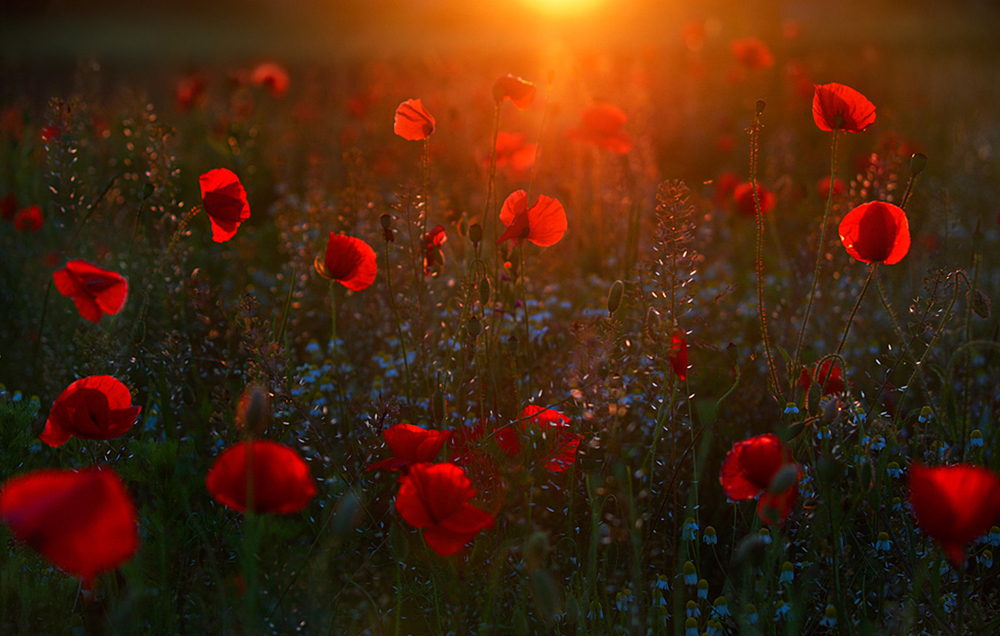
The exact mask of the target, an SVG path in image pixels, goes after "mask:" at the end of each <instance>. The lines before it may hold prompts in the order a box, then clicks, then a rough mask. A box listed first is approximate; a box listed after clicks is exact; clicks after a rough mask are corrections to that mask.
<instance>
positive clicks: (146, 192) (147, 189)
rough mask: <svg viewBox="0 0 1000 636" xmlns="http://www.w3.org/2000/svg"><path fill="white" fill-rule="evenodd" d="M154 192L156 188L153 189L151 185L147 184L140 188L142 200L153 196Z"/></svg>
mask: <svg viewBox="0 0 1000 636" xmlns="http://www.w3.org/2000/svg"><path fill="white" fill-rule="evenodd" d="M155 190H156V188H155V187H153V184H152V183H149V182H147V183H146V184H145V185H143V186H142V198H143V199H148V198H149V197H151V196H153V192H154V191H155Z"/></svg>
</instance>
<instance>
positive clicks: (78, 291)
mask: <svg viewBox="0 0 1000 636" xmlns="http://www.w3.org/2000/svg"><path fill="white" fill-rule="evenodd" d="M52 281H53V282H54V283H55V286H56V289H58V290H59V293H60V294H62V295H63V296H67V297H69V298H72V299H73V303H74V304H75V305H76V309H77V311H79V312H80V316H82V317H83V318H85V319H87V320H89V321H91V322H95V323H96V322H98V321H99V320H100V319H101V316H103V315H104V314H116V313H118V312H119V311H121V310H122V307H124V306H125V299H126V298H127V297H128V281H126V280H125V278H124V277H122V275H121V274H118V273H117V272H112V271H111V270H107V269H101V268H100V267H97V266H96V265H92V264H91V263H88V262H87V261H84V260H72V261H69V262H68V263H66V267H65V268H63V269H61V270H58V271H56V272H54V273H53V274H52Z"/></svg>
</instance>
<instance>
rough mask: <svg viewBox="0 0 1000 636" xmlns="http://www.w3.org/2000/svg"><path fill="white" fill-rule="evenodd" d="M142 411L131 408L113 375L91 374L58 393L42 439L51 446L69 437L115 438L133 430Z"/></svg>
mask: <svg viewBox="0 0 1000 636" xmlns="http://www.w3.org/2000/svg"><path fill="white" fill-rule="evenodd" d="M140 410H141V407H138V406H132V394H131V393H129V390H128V387H126V386H125V385H124V384H122V383H121V382H119V381H118V380H116V379H115V378H113V377H111V376H110V375H92V376H90V377H88V378H82V379H80V380H77V381H76V382H74V383H73V384H70V385H69V386H68V387H66V390H65V391H63V392H62V393H60V394H59V397H57V398H56V401H55V402H53V404H52V410H51V411H49V417H48V419H47V420H46V421H45V429H44V430H43V431H42V434H41V435H40V436H39V439H41V440H42V441H43V442H45V443H46V444H48V445H49V446H62V445H63V444H65V443H66V442H67V441H68V440H69V438H70V437H79V438H81V439H95V440H103V439H112V438H114V437H118V436H119V435H122V434H124V433H125V431H127V430H128V429H130V428H132V425H133V424H135V421H136V418H138V417H139V411H140Z"/></svg>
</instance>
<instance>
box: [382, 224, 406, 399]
mask: <svg viewBox="0 0 1000 636" xmlns="http://www.w3.org/2000/svg"><path fill="white" fill-rule="evenodd" d="M384 243H385V281H386V284H387V287H388V288H389V306H390V307H392V317H393V320H395V322H396V335H397V336H398V337H399V348H400V350H402V353H403V373H404V374H405V376H404V377H405V379H406V403H407V404H411V403H412V402H411V400H410V363H409V362H408V361H407V356H406V341H405V340H403V326H402V324H401V323H400V321H399V309H398V308H397V307H396V294H395V293H393V291H392V263H391V262H390V261H389V241H384Z"/></svg>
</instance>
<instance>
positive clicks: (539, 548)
mask: <svg viewBox="0 0 1000 636" xmlns="http://www.w3.org/2000/svg"><path fill="white" fill-rule="evenodd" d="M548 553H549V537H548V535H547V534H545V533H544V532H542V531H538V532H536V533H534V534H533V535H531V536H530V537H528V540H527V541H525V542H524V551H523V555H524V564H525V565H526V566H527V567H528V570H535V569H536V568H540V567H541V566H542V564H543V562H544V561H545V557H546V556H547V555H548Z"/></svg>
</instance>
